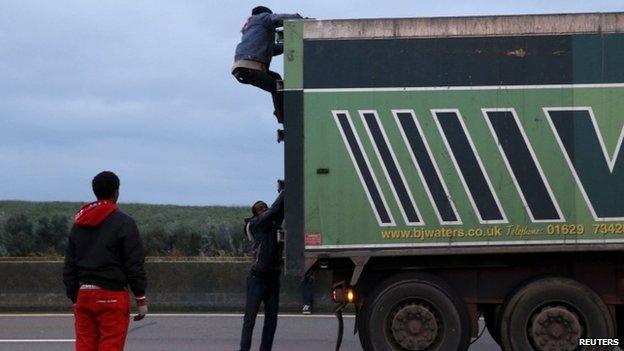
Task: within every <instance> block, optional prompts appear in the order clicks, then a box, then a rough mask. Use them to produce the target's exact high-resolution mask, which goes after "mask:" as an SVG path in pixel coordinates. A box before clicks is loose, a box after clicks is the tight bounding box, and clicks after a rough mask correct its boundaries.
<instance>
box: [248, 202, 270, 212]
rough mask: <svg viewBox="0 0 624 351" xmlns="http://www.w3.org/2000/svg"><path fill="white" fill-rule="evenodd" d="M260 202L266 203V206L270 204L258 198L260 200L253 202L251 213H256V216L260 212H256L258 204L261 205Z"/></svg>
mask: <svg viewBox="0 0 624 351" xmlns="http://www.w3.org/2000/svg"><path fill="white" fill-rule="evenodd" d="M259 204H264V205H265V206H268V205H267V204H266V203H265V202H264V201H262V200H258V201H256V202H254V204H253V205H251V213H253V215H254V216H257V215H258V213H257V212H256V205H259Z"/></svg>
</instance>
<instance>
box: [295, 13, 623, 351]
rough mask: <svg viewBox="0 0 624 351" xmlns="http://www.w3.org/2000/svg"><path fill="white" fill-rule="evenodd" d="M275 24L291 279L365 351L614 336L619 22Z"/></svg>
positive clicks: (594, 340) (618, 16)
mask: <svg viewBox="0 0 624 351" xmlns="http://www.w3.org/2000/svg"><path fill="white" fill-rule="evenodd" d="M284 27H285V29H284V33H285V51H284V53H285V59H284V64H285V67H284V72H285V91H284V99H285V105H284V108H285V110H284V127H285V130H286V140H285V172H286V180H287V182H288V185H289V192H288V194H287V195H286V198H285V211H286V212H285V223H286V224H285V228H286V232H287V233H286V273H287V274H300V275H301V274H303V273H304V272H305V271H307V270H308V269H312V270H319V269H326V270H331V271H332V274H333V281H334V283H335V285H334V291H333V297H334V298H335V300H336V301H337V302H340V303H347V302H349V303H351V302H353V303H354V304H355V306H356V311H357V320H356V321H357V322H356V327H357V331H358V332H359V337H360V340H361V343H362V346H363V348H364V349H365V350H466V349H467V348H468V345H469V343H470V340H471V338H472V337H476V336H477V335H478V333H479V330H478V329H479V328H478V320H479V316H480V315H482V316H484V318H485V322H486V325H487V328H488V329H489V331H490V334H492V335H493V337H494V338H495V340H496V341H497V342H498V343H499V344H500V345H501V346H502V348H503V350H514V351H515V350H521V351H524V350H579V349H580V350H589V349H596V347H597V349H612V348H613V347H614V346H615V345H617V344H618V343H619V340H618V339H617V337H618V336H622V332H621V330H622V326H623V325H624V309H623V304H624V257H623V252H624V174H622V172H624V159H623V158H622V157H618V156H619V153H620V152H621V151H620V146H621V143H622V136H623V134H622V130H623V126H624V65H622V62H624V13H603V14H566V15H529V16H497V17H465V18H414V19H379V20H332V21H287V22H285V25H284Z"/></svg>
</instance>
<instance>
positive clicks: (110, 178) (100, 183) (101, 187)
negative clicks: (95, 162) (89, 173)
mask: <svg viewBox="0 0 624 351" xmlns="http://www.w3.org/2000/svg"><path fill="white" fill-rule="evenodd" d="M91 186H92V187H93V193H94V194H95V197H97V199H98V200H104V199H110V198H112V197H113V195H114V194H115V190H118V189H119V177H117V175H115V173H113V172H110V171H104V172H100V173H98V175H96V176H95V177H94V178H93V181H91Z"/></svg>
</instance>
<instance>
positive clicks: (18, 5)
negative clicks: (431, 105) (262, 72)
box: [0, 0, 624, 205]
mask: <svg viewBox="0 0 624 351" xmlns="http://www.w3.org/2000/svg"><path fill="white" fill-rule="evenodd" d="M260 4H262V5H265V6H268V7H270V8H271V9H273V10H274V12H285V13H292V12H299V13H300V14H302V15H304V16H309V17H315V18H322V19H330V18H371V17H427V16H457V15H491V14H523V13H559V12H608V11H624V1H623V0H602V1H599V0H593V1H587V0H583V1H580V0H566V1H563V0H562V1H559V0H557V1H554V0H539V1H533V0H531V1H501V0H498V1H494V0H490V1H485V0H471V1H458V0H437V1H416V0H410V1H378V0H370V1H369V0H366V1H364V0H350V1H336V0H332V1H326V0H315V1H264V2H262V3H261V2H257V1H241V0H229V1H210V0H198V1H183V0H169V1H157V0H150V1H137V0H133V1H111V0H107V1H84V0H80V1H64V0H57V1H49V0H42V1H28V0H15V1H13V0H0V199H18V200H33V201H50V200H54V201H57V200H58V201H89V200H90V199H91V198H92V194H91V189H90V180H91V178H92V177H93V176H94V175H95V174H96V173H97V172H99V171H101V170H105V169H106V170H112V171H114V172H116V173H117V174H118V175H119V176H120V178H121V181H122V188H121V191H122V196H121V201H123V202H147V203H160V204H165V203H166V204H181V205H182V204H184V205H187V204H190V205H209V204H220V205H231V204H245V205H247V204H249V203H252V202H253V201H255V200H257V199H267V200H270V199H271V198H272V197H273V196H274V195H275V180H276V179H278V178H282V174H283V165H282V164H283V161H282V157H283V151H282V145H281V144H277V143H276V142H275V130H276V129H277V128H278V124H277V123H276V122H275V118H274V117H273V116H272V105H271V100H270V96H269V95H268V94H267V93H264V92H263V91H261V90H258V89H256V88H253V87H250V86H244V85H241V84H238V83H236V81H235V80H234V79H233V78H232V76H231V75H230V66H231V64H232V59H233V52H234V48H235V46H236V44H237V43H238V40H239V38H240V33H239V30H240V28H241V26H242V24H243V22H244V21H245V19H246V18H247V16H248V13H249V11H250V9H251V8H252V7H253V6H256V5H260ZM273 69H275V70H277V71H280V72H281V71H282V62H281V59H279V60H277V61H275V62H274V64H273Z"/></svg>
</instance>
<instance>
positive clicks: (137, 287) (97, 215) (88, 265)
mask: <svg viewBox="0 0 624 351" xmlns="http://www.w3.org/2000/svg"><path fill="white" fill-rule="evenodd" d="M144 262H145V254H144V251H143V244H142V242H141V238H140V236H139V230H138V228H137V225H136V223H135V222H134V220H133V219H132V218H130V216H128V215H126V214H125V213H123V212H121V211H119V210H118V209H117V206H116V205H115V204H114V203H112V202H108V201H96V202H93V203H90V204H87V205H85V206H84V207H83V208H82V209H81V210H80V211H79V212H78V213H77V214H76V218H75V223H74V225H73V227H72V229H71V232H70V234H69V243H68V245H67V251H66V253H65V267H64V270H63V282H64V283H65V288H66V292H67V297H69V298H70V299H71V300H72V301H73V302H76V297H77V294H78V289H79V287H80V285H81V284H93V285H97V286H99V287H101V288H103V289H107V290H124V289H125V288H127V287H128V286H129V287H130V289H131V290H132V292H133V293H134V295H135V296H143V295H145V287H146V278H145V269H144Z"/></svg>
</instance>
